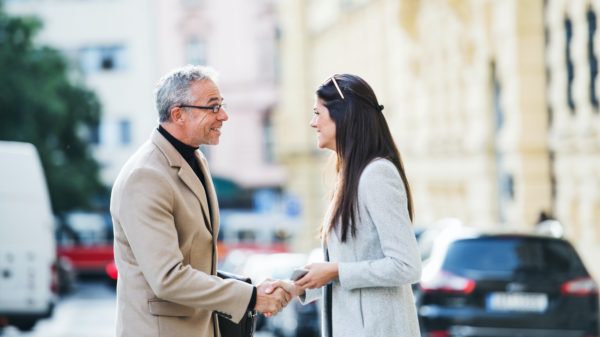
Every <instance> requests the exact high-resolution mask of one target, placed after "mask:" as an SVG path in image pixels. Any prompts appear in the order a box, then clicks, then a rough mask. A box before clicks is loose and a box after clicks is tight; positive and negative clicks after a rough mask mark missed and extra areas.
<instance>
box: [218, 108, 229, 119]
mask: <svg viewBox="0 0 600 337" xmlns="http://www.w3.org/2000/svg"><path fill="white" fill-rule="evenodd" d="M217 117H218V119H219V120H220V121H226V120H228V119H229V115H228V114H227V110H225V107H221V110H219V114H218V115H217Z"/></svg>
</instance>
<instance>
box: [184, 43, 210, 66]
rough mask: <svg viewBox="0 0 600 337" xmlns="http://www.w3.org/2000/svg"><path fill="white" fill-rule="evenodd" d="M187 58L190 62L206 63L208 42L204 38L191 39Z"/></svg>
mask: <svg viewBox="0 0 600 337" xmlns="http://www.w3.org/2000/svg"><path fill="white" fill-rule="evenodd" d="M186 58H187V60H186V61H187V63H188V64H194V65H205V64H206V43H205V42H204V41H203V40H198V39H195V38H194V39H191V40H189V41H188V43H187V46H186Z"/></svg>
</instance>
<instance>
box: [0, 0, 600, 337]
mask: <svg viewBox="0 0 600 337" xmlns="http://www.w3.org/2000/svg"><path fill="white" fill-rule="evenodd" d="M599 12H600V1H596V0H324V1H323V0H321V1H318V0H255V1H245V0H175V1H173V0H0V120H1V122H0V141H1V142H0V156H1V157H0V158H1V159H0V163H1V165H0V166H2V167H5V166H6V167H5V168H3V169H1V170H0V192H1V195H0V202H1V204H0V210H1V211H2V213H1V214H0V218H1V219H0V269H1V270H0V273H1V275H0V327H1V326H6V327H5V328H4V329H3V330H1V331H2V332H0V334H5V335H7V336H21V335H22V336H61V337H66V336H78V337H80V336H112V335H114V332H113V328H112V325H113V324H114V313H115V307H114V303H115V302H114V282H116V270H115V268H114V264H113V263H112V224H111V220H110V214H109V210H108V203H109V197H110V188H111V186H112V183H113V181H114V180H115V178H116V176H117V174H118V172H119V170H120V168H121V166H122V165H123V164H124V162H125V161H126V159H127V158H128V157H129V156H130V155H131V154H132V153H133V152H134V151H135V150H136V149H137V148H138V147H139V146H140V145H141V144H142V143H143V142H144V141H145V140H146V139H148V137H149V135H150V133H151V131H152V129H154V128H156V127H157V112H156V110H155V108H154V103H153V102H154V99H153V90H154V86H155V84H156V82H157V81H158V79H159V78H160V77H162V76H163V75H164V74H165V73H167V72H168V71H170V70H171V69H173V68H176V67H179V66H182V65H185V64H200V65H210V66H212V67H214V68H216V69H217V71H218V72H219V73H220V79H219V85H220V89H221V93H222V95H223V96H224V97H225V100H226V101H227V104H228V113H229V115H230V119H229V121H227V122H226V123H225V124H224V127H223V135H222V137H221V143H220V144H219V145H218V146H207V147H203V148H202V151H203V152H204V153H205V155H206V156H207V158H208V161H209V164H210V165H211V171H212V174H213V179H214V183H215V185H216V189H217V194H218V197H219V203H220V206H221V208H222V219H221V231H220V234H219V239H220V240H219V252H220V261H221V263H222V265H221V266H222V268H224V269H228V270H230V271H236V272H240V273H245V274H247V275H250V276H254V279H253V280H254V281H255V282H260V281H261V278H264V277H267V276H269V275H273V274H278V273H280V275H279V277H286V275H287V274H289V273H288V272H287V271H288V270H292V269H293V268H294V267H297V266H299V265H303V264H305V263H306V261H316V260H319V259H322V256H319V249H316V250H315V248H318V247H319V241H318V237H317V231H318V228H319V226H320V223H321V217H322V216H323V213H324V210H325V207H326V206H327V204H328V200H329V193H330V191H331V188H332V187H333V173H334V172H333V170H334V165H333V164H332V163H333V162H332V160H331V159H332V158H331V155H330V153H328V152H327V151H325V150H319V149H318V148H317V147H316V137H315V133H314V131H313V130H312V129H311V128H310V127H309V125H308V123H309V121H310V119H311V115H312V107H313V104H314V91H315V89H316V87H317V86H318V85H319V84H320V83H321V82H322V81H323V80H325V79H326V78H328V77H329V76H330V75H331V74H334V73H355V74H358V75H360V76H362V77H363V78H365V79H366V80H367V81H368V82H369V83H370V84H371V85H372V86H373V88H374V90H375V92H376V94H377V95H378V98H379V101H380V103H381V104H383V105H384V106H385V110H384V114H385V116H386V119H387V121H388V123H389V125H390V127H391V130H392V133H393V135H394V137H395V139H396V142H397V144H398V147H399V149H400V152H401V153H402V156H403V160H404V163H405V167H406V170H407V174H408V178H409V181H410V182H411V187H412V189H413V195H414V198H415V205H416V221H415V226H416V228H419V231H420V230H421V229H423V230H425V229H431V228H437V229H440V228H442V229H443V228H445V227H452V226H453V225H454V224H456V223H459V224H460V225H461V226H469V227H475V228H478V229H481V230H490V231H497V230H504V231H518V232H538V233H541V234H544V235H550V236H554V237H562V238H564V239H565V240H566V241H567V242H570V243H571V244H572V245H573V246H574V248H575V250H576V254H577V255H578V256H580V258H581V259H582V260H583V263H584V264H585V266H586V268H587V271H588V272H589V274H590V275H591V277H592V278H593V279H596V280H597V279H598V277H600V265H598V264H597V263H593V261H595V260H596V261H597V260H598V259H600V107H599V105H600V103H599V95H600V88H598V81H599V80H598V55H599V54H600V46H599V45H600V35H599V34H597V32H596V31H597V13H599ZM9 141H10V142H9ZM15 141H16V142H24V143H30V144H32V145H33V146H29V147H28V146H17V145H23V144H15V143H12V142H15ZM38 158H39V159H38ZM13 164H14V165H13ZM36 172H37V173H36ZM38 173H39V174H38ZM32 175H35V176H39V177H38V178H39V179H38V178H36V179H32V178H30V177H31V176H32ZM23 186H27V187H26V188H25V187H23ZM46 186H47V188H46ZM25 189H28V190H27V191H24V190H25ZM32 196H35V200H37V201H39V208H38V206H32V205H31V198H32ZM19 200H22V202H19ZM46 215H48V216H46ZM36 216H37V217H36ZM28 219H29V220H28ZM27 221H29V222H36V224H34V225H30V224H27ZM37 223H39V225H38V224H37ZM43 233H46V234H43ZM48 233H50V235H48ZM427 244H430V243H427ZM28 245H31V246H32V247H34V248H31V249H30V248H27V249H25V248H23V247H26V246H28ZM42 246H43V247H44V249H43V250H40V247H42ZM36 249H37V250H36ZM19 252H21V253H22V254H24V255H22V257H19V256H20V255H19V254H20V253H19ZM35 254H39V255H40V256H44V257H45V260H44V261H46V264H50V267H47V266H45V265H44V264H43V263H42V262H39V261H38V260H42V259H41V258H36V257H35ZM286 254H291V255H286ZM278 256H279V257H278ZM254 259H258V261H270V262H269V263H266V262H265V263H256V261H257V260H254ZM34 260H35V261H34ZM32 261H34V262H35V263H34V262H32ZM48 261H49V262H48ZM253 261H254V262H253ZM38 262H39V263H38ZM252 266H254V267H252ZM41 269H44V271H41ZM282 271H285V272H282ZM46 279H47V282H46V283H49V284H51V286H52V289H51V291H50V292H49V293H48V294H46V293H43V292H41V291H38V292H36V295H35V296H33V295H23V296H22V298H25V299H26V300H25V302H23V303H24V304H21V306H18V305H17V304H15V303H17V302H18V296H21V295H18V294H20V293H19V292H20V291H25V290H22V288H23V287H25V288H27V287H29V288H27V289H30V290H31V289H34V288H35V287H38V286H39V284H45V283H44V282H42V281H40V280H46ZM594 287H596V286H595V285H594ZM36 289H37V288H36ZM36 291H37V290H36ZM23 294H25V293H23ZM597 294H598V293H597V287H596V288H595V290H592V291H591V295H592V296H593V297H595V298H596V300H595V301H596V302H595V303H596V304H595V309H590V310H595V311H594V312H595V314H596V315H597ZM3 296H4V298H3ZM11 296H13V297H11ZM32 296H33V297H32ZM36 296H37V297H36ZM11 305H12V306H13V307H11ZM14 306H17V307H18V310H16V309H15V307H14ZM32 306H37V308H38V309H36V310H37V311H36V310H34V311H32V312H29V313H28V312H27V310H28V309H27V308H29V307H32ZM40 308H43V310H42V309H40ZM50 308H53V309H50ZM15 310H16V311H15ZM318 310H319V309H318V306H315V307H314V308H310V307H302V306H299V305H296V306H295V308H294V309H293V310H292V309H290V310H287V309H286V311H284V313H285V314H282V315H281V317H280V318H278V319H277V320H275V319H273V320H266V321H267V322H264V321H261V322H259V324H260V325H261V328H262V332H260V333H261V334H266V335H269V334H275V335H277V336H312V335H318V324H319V323H318V318H317V317H318V313H317V312H318ZM292 311H293V312H292ZM305 311H306V312H305ZM15 312H17V313H18V314H19V315H17V316H18V318H14V317H13V316H14V314H15ZM77 314H79V315H78V316H77V317H80V318H77V319H76V318H75V315H77ZM303 314H304V315H305V316H301V315H303ZM11 315H12V316H11ZM11 317H12V318H11ZM36 322H37V324H36ZM596 324H597V321H596ZM17 327H18V328H19V329H17ZM0 329H2V328H0ZM26 331H29V332H26ZM450 334H452V333H450ZM596 334H597V332H596ZM588 335H589V334H588ZM432 336H433V335H432ZM436 336H438V335H436ZM439 336H443V335H439ZM565 336H566V335H565Z"/></svg>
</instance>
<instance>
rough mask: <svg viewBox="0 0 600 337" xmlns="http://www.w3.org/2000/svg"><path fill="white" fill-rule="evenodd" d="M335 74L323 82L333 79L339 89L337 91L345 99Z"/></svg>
mask: <svg viewBox="0 0 600 337" xmlns="http://www.w3.org/2000/svg"><path fill="white" fill-rule="evenodd" d="M335 75H336V74H333V75H331V76H330V77H328V78H327V79H326V80H325V82H323V83H326V82H327V81H329V80H332V81H333V85H335V88H336V89H337V92H338V94H340V97H341V98H342V99H345V98H344V94H342V90H341V89H340V86H339V85H338V83H337V81H336V80H335Z"/></svg>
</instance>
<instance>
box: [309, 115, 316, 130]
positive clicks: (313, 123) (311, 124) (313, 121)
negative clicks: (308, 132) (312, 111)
mask: <svg viewBox="0 0 600 337" xmlns="http://www.w3.org/2000/svg"><path fill="white" fill-rule="evenodd" d="M309 125H310V127H311V128H316V127H317V116H315V115H313V117H312V118H311V119H310V123H309Z"/></svg>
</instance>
